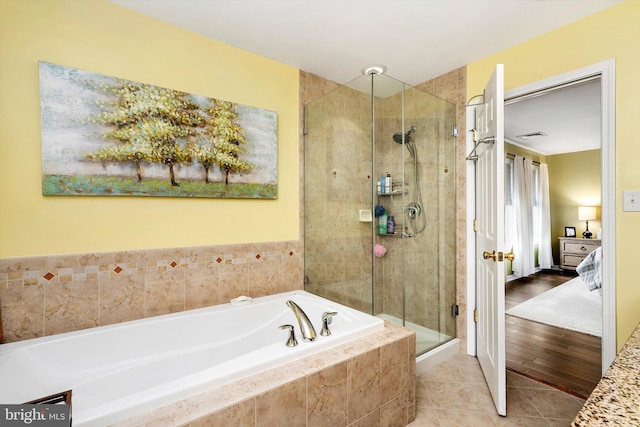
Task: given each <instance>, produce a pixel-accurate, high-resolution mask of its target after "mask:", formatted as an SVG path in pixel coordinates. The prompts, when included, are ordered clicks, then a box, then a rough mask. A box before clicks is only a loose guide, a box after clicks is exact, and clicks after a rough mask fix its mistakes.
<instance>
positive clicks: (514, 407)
mask: <svg viewBox="0 0 640 427" xmlns="http://www.w3.org/2000/svg"><path fill="white" fill-rule="evenodd" d="M583 404H584V400H582V399H580V398H577V397H574V396H572V395H569V394H567V393H563V392H561V391H559V390H557V389H555V388H552V387H549V386H546V385H544V384H541V383H538V382H536V381H533V380H531V379H529V378H527V377H524V376H521V375H518V374H515V373H513V372H510V371H507V416H506V417H501V416H499V415H497V413H496V411H495V408H494V406H493V400H492V399H491V395H490V394H489V389H488V388H487V385H486V383H485V380H484V377H483V375H482V371H481V370H480V365H479V364H478V360H477V359H476V358H475V357H471V356H467V355H466V354H462V353H460V354H457V355H456V356H454V357H453V358H451V359H449V360H447V361H445V362H442V363H440V364H439V365H437V366H435V367H433V368H431V369H430V370H428V371H427V372H425V373H423V374H421V375H419V376H418V377H417V378H416V420H415V421H414V422H412V423H411V424H409V426H411V427H450V426H459V427H494V426H522V427H533V426H535V427H560V426H563V427H568V426H569V425H570V424H571V421H572V420H573V418H574V417H575V416H576V414H577V413H578V411H579V410H580V408H581V407H582V405H583Z"/></svg>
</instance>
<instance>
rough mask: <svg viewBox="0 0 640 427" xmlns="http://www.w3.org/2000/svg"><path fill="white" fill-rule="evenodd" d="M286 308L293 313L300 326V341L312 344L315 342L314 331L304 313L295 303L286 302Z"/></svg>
mask: <svg viewBox="0 0 640 427" xmlns="http://www.w3.org/2000/svg"><path fill="white" fill-rule="evenodd" d="M287 306H289V308H290V309H291V310H292V311H293V314H295V315H296V319H297V320H298V325H300V332H301V333H302V341H307V342H312V341H315V340H316V330H315V329H314V328H313V324H312V323H311V321H310V320H309V317H307V315H306V313H305V312H304V311H303V310H302V309H301V308H300V306H299V305H298V304H296V303H295V302H293V301H291V300H288V301H287Z"/></svg>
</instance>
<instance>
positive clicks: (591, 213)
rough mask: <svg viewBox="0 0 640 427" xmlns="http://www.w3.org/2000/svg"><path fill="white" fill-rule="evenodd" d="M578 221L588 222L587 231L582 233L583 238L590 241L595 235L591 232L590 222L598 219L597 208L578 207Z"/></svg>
mask: <svg viewBox="0 0 640 427" xmlns="http://www.w3.org/2000/svg"><path fill="white" fill-rule="evenodd" d="M578 219H579V220H580V221H586V222H587V229H586V230H585V231H584V233H582V237H584V238H585V239H590V238H591V236H593V233H591V232H590V231H589V220H590V219H591V220H594V219H596V208H595V206H580V207H578Z"/></svg>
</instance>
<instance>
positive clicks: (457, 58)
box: [110, 0, 622, 85]
mask: <svg viewBox="0 0 640 427" xmlns="http://www.w3.org/2000/svg"><path fill="white" fill-rule="evenodd" d="M110 1H111V2H112V3H115V4H118V5H121V6H124V7H126V8H129V9H132V10H135V11H138V12H140V13H143V14H145V15H148V16H151V17H154V18H157V19H160V20H162V21H165V22H169V23H172V24H175V25H177V26H179V27H183V28H186V29H188V30H191V31H193V32H196V33H199V34H202V35H204V36H206V37H210V38H212V39H215V40H218V41H221V42H224V43H227V44H229V45H232V46H236V47H238V48H241V49H244V50H247V51H249V52H253V53H256V54H259V55H262V56H265V57H267V58H271V59H274V60H276V61H279V62H282V63H285V64H289V65H291V66H293V67H296V68H299V69H302V70H304V71H309V72H311V73H314V74H317V75H319V76H322V77H325V78H327V79H329V80H333V81H335V82H338V83H341V84H344V83H347V82H348V81H350V80H352V79H354V78H356V77H358V76H359V75H360V70H361V69H362V68H363V67H364V66H365V65H369V64H384V65H386V66H387V74H388V75H389V76H391V77H394V78H396V79H398V80H401V81H403V82H405V83H408V84H411V85H416V84H418V83H421V82H424V81H426V80H430V79H432V78H434V77H437V76H440V75H442V74H444V73H446V72H449V71H451V70H453V69H456V68H459V67H462V66H464V65H466V64H469V63H471V62H473V61H476V60H479V59H481V58H484V57H486V56H488V55H490V54H492V53H495V52H499V51H501V50H503V49H506V48H508V47H510V46H513V45H515V44H518V43H520V42H523V41H525V40H528V39H531V38H533V37H536V36H539V35H541V34H543V33H546V32H549V31H551V30H553V29H556V28H559V27H562V26H564V25H567V24H569V23H571V22H573V21H577V20H579V19H582V18H584V17H585V16H587V15H590V14H592V13H595V12H597V11H600V10H602V9H605V8H607V7H610V6H612V5H614V4H617V3H620V2H621V1H622V0H110ZM576 48H579V46H576Z"/></svg>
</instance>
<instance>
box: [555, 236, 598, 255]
mask: <svg viewBox="0 0 640 427" xmlns="http://www.w3.org/2000/svg"><path fill="white" fill-rule="evenodd" d="M585 240H586V239H585ZM598 246H600V244H597V243H595V242H590V241H585V242H575V241H572V242H564V248H563V251H562V252H570V253H574V254H583V255H584V256H586V255H589V254H590V253H591V252H592V251H595V250H596V249H597V248H598Z"/></svg>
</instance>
